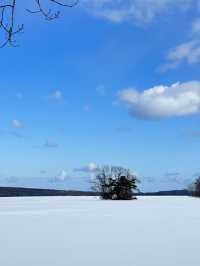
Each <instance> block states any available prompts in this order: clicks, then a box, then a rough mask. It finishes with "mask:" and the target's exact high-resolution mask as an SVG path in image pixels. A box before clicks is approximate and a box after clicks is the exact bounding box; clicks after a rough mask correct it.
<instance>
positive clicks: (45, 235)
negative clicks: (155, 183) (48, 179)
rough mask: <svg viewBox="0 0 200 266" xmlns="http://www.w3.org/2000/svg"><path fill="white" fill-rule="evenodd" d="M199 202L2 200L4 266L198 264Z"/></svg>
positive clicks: (0, 228) (165, 199)
mask: <svg viewBox="0 0 200 266" xmlns="http://www.w3.org/2000/svg"><path fill="white" fill-rule="evenodd" d="M199 209H200V200H199V199H195V198H189V197H139V199H138V200H137V201H101V200H99V199H98V198H96V197H40V198H39V197H36V198H1V199H0V265H2V266H66V265H67V266H108V265H109V266H199V265H200V257H199V241H200V230H199V225H200V211H199Z"/></svg>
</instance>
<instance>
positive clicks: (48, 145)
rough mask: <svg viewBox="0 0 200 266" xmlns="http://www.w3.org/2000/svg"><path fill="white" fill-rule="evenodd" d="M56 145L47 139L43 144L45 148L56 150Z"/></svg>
mask: <svg viewBox="0 0 200 266" xmlns="http://www.w3.org/2000/svg"><path fill="white" fill-rule="evenodd" d="M58 146H59V145H58V143H57V142H56V141H54V140H51V139H48V140H46V141H45V143H44V147H45V148H58Z"/></svg>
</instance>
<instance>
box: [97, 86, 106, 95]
mask: <svg viewBox="0 0 200 266" xmlns="http://www.w3.org/2000/svg"><path fill="white" fill-rule="evenodd" d="M96 92H97V94H99V95H100V96H105V95H106V88H105V87H104V86H103V85H100V86H98V87H97V88H96Z"/></svg>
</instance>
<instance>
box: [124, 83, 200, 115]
mask: <svg viewBox="0 0 200 266" xmlns="http://www.w3.org/2000/svg"><path fill="white" fill-rule="evenodd" d="M119 99H120V100H121V102H123V103H125V104H126V105H127V106H128V110H129V112H130V114H131V115H132V116H135V117H138V118H142V119H163V118H171V117H180V116H188V115H193V114H197V113H199V112H200V82H199V81H191V82H186V83H175V84H172V85H171V86H164V85H160V86H156V87H153V88H150V89H147V90H145V91H143V92H140V91H137V90H135V89H132V88H131V89H125V90H122V91H121V92H120V93H119Z"/></svg>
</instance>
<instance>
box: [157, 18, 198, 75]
mask: <svg viewBox="0 0 200 266" xmlns="http://www.w3.org/2000/svg"><path fill="white" fill-rule="evenodd" d="M199 62H200V19H197V20H194V21H193V24H192V27H191V30H190V34H189V38H188V41H186V42H183V43H180V44H178V45H177V46H175V47H173V48H172V49H170V50H169V51H168V53H167V57H166V62H165V63H164V64H163V65H162V66H161V67H160V68H159V70H160V71H161V72H165V71H167V70H169V69H174V68H177V67H178V66H179V65H181V64H182V63H187V64H189V65H193V64H197V63H199Z"/></svg>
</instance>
